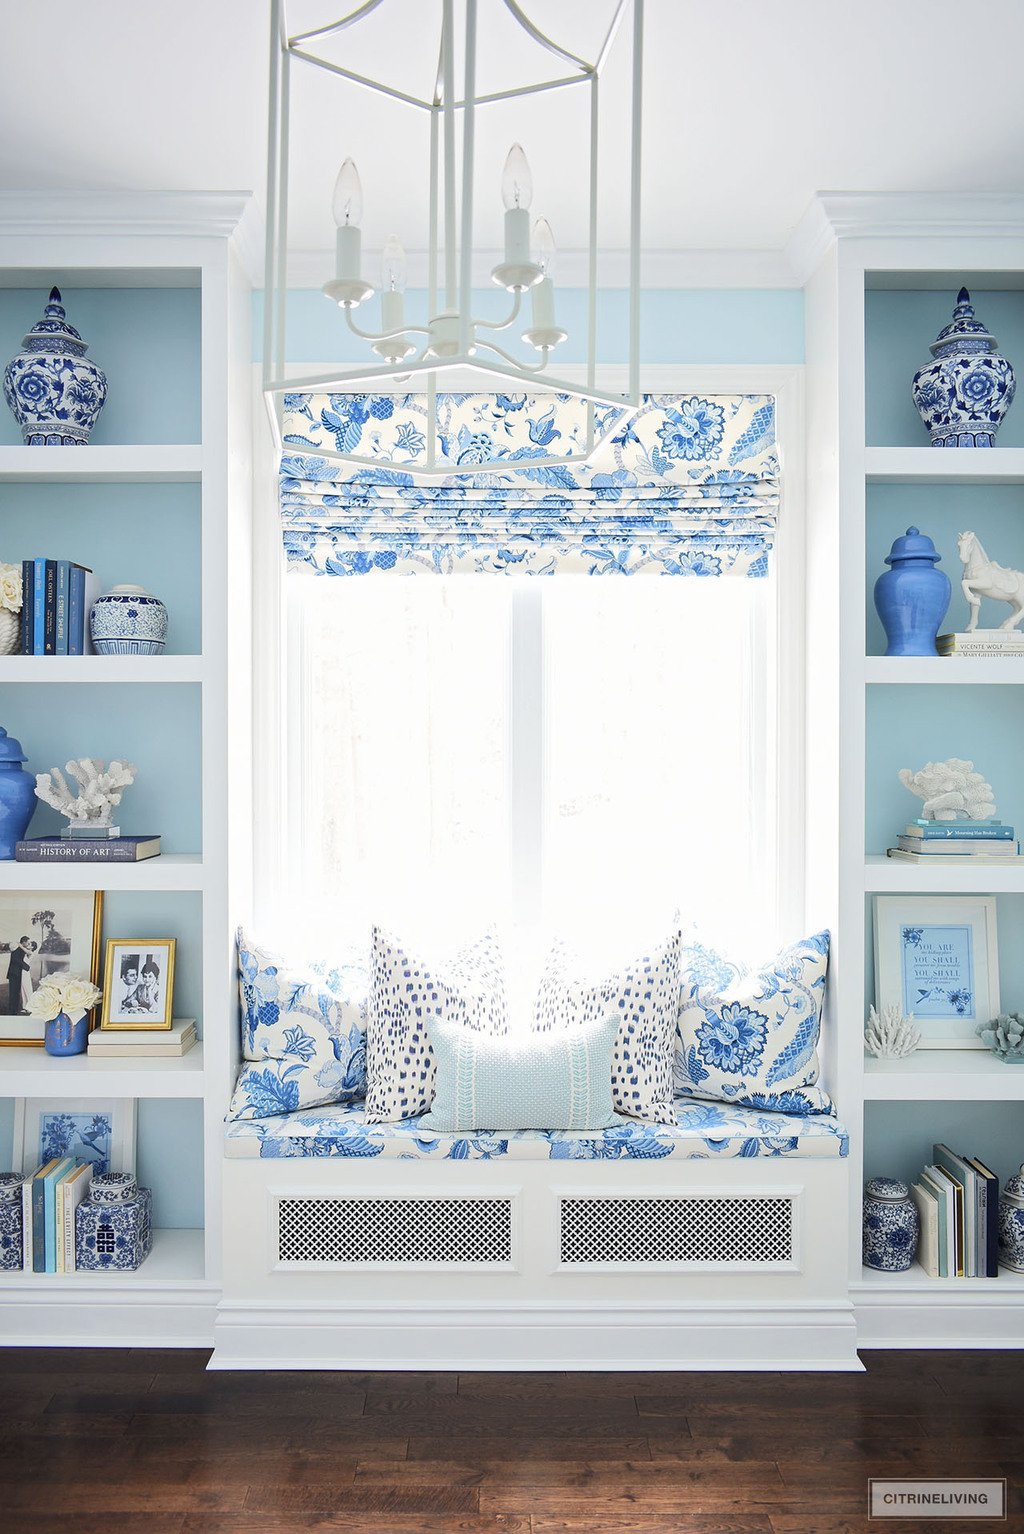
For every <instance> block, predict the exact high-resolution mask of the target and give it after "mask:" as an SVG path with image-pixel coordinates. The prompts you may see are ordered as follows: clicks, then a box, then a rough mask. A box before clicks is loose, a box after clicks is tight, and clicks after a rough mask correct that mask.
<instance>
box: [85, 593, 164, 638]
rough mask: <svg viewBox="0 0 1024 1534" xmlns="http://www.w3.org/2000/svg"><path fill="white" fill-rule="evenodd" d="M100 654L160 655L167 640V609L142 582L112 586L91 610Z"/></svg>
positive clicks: (93, 633) (94, 635)
mask: <svg viewBox="0 0 1024 1534" xmlns="http://www.w3.org/2000/svg"><path fill="white" fill-rule="evenodd" d="M89 633H90V636H91V638H92V647H93V649H94V650H95V651H96V654H97V655H159V654H160V653H161V651H162V650H163V647H164V645H165V643H166V641H167V609H166V607H165V606H164V604H163V603H162V602H161V600H160V598H159V597H154V596H151V595H150V593H149V592H148V591H146V589H145V588H144V587H143V586H112V587H111V589H110V590H109V591H108V592H107V593H106V594H105V595H104V596H102V597H97V599H96V601H95V602H94V603H93V604H92V611H91V612H90V614H89Z"/></svg>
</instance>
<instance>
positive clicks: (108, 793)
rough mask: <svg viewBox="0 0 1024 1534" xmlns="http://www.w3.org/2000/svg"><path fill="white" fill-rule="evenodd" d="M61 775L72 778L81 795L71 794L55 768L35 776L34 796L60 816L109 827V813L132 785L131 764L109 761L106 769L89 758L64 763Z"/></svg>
mask: <svg viewBox="0 0 1024 1534" xmlns="http://www.w3.org/2000/svg"><path fill="white" fill-rule="evenodd" d="M64 772H66V773H67V774H68V775H69V777H72V778H74V780H75V782H76V783H77V784H78V786H79V788H80V790H81V792H80V793H78V794H74V793H73V792H72V790H71V789H70V788H69V787H68V784H67V779H66V778H65V777H64V773H63V772H61V770H60V768H59V767H54V768H53V769H52V770H51V771H50V772H38V773H36V796H37V798H39V799H42V801H43V803H44V804H51V805H52V806H53V808H54V809H55V810H57V811H58V813H59V814H61V815H66V816H67V818H68V820H71V821H78V822H82V821H87V822H88V823H89V824H90V825H96V826H104V825H109V824H110V812H111V810H112V809H113V807H114V805H115V804H120V803H121V797H122V795H123V793H124V790H125V789H126V788H130V787H131V786H132V784H133V783H134V782H135V768H134V766H133V765H132V763H131V762H111V764H110V766H109V767H107V765H106V764H105V763H104V762H101V761H99V760H98V758H95V757H91V756H83V757H81V758H80V759H79V760H78V761H74V762H65V764H64Z"/></svg>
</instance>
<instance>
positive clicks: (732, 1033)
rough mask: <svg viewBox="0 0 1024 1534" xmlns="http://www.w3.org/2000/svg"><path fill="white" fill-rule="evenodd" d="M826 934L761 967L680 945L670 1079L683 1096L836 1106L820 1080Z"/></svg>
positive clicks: (755, 1104)
mask: <svg viewBox="0 0 1024 1534" xmlns="http://www.w3.org/2000/svg"><path fill="white" fill-rule="evenodd" d="M828 945H829V934H828V933H827V932H816V933H815V934H814V936H813V937H808V938H804V939H803V940H802V941H801V942H799V943H793V944H792V946H791V947H789V948H784V949H783V950H782V952H781V953H779V954H777V955H776V957H775V958H774V959H773V960H772V961H771V962H770V963H769V964H766V965H765V966H764V967H763V968H762V969H758V970H748V969H747V968H745V967H744V966H743V965H740V964H737V963H734V962H733V961H732V960H731V959H727V958H725V957H724V956H723V955H722V954H719V953H716V952H715V951H714V950H713V949H711V948H706V947H704V946H703V945H701V944H699V943H695V944H692V945H691V946H689V947H685V948H684V949H683V968H682V986H681V990H680V998H679V1023H678V1028H677V1030H676V1058H675V1084H676V1091H677V1092H678V1093H680V1095H681V1096H683V1097H699V1098H709V1099H711V1100H713V1101H721V1102H727V1103H739V1104H741V1105H742V1106H744V1107H747V1108H763V1109H768V1110H769V1111H777V1112H780V1113H800V1114H809V1113H834V1112H835V1108H834V1106H833V1103H832V1099H831V1098H830V1097H829V1095H828V1093H827V1092H825V1091H824V1090H823V1089H822V1088H821V1087H819V1086H818V1085H817V1084H816V1083H817V1080H818V1070H819V1066H818V1038H819V1035H820V1033H821V1004H822V1001H823V999H824V995H825V972H826V969H827V968H828Z"/></svg>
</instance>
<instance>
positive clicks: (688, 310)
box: [253, 288, 804, 388]
mask: <svg viewBox="0 0 1024 1534" xmlns="http://www.w3.org/2000/svg"><path fill="white" fill-rule="evenodd" d="M586 300H587V295H586V291H585V290H584V289H582V288H560V289H559V291H558V319H559V323H560V324H561V325H562V326H563V328H564V329H565V330H567V331H568V332H569V339H568V341H566V342H565V344H564V345H563V346H561V347H560V348H559V349H558V352H557V355H556V356H555V358H553V359H552V371H556V370H557V365H559V364H564V365H569V364H572V365H574V366H575V365H578V364H580V363H582V362H585V361H586V357H585V352H584V342H585V336H586V328H587V317H586ZM474 302H475V304H476V305H477V306H478V307H477V309H476V312H477V313H479V314H480V316H481V317H485V316H486V317H490V318H494V319H497V318H499V317H500V316H501V315H502V313H503V312H504V310H505V309H507V299H506V296H505V294H503V293H499V292H498V290H497V289H496V288H492V289H490V290H489V291H487V292H480V293H478V294H476V295H475V300H474ZM503 306H504V308H503ZM528 306H529V300H527V316H528ZM379 310H380V305H379V302H378V300H377V299H370V300H369V302H368V303H367V304H366V305H365V312H364V311H363V310H361V311H360V316H359V321H358V323H359V324H361V325H362V326H363V327H364V328H366V327H370V328H372V327H373V326H374V325H375V324H376V322H377V319H378V317H379ZM405 312H406V315H407V316H408V317H409V318H410V320H411V319H412V318H413V317H414V316H419V315H422V314H425V313H426V293H425V292H423V291H418V292H413V291H411V290H410V292H409V293H408V294H407V295H406V310H405ZM640 315H641V325H640V356H641V359H642V360H643V361H644V362H646V363H660V362H668V363H671V362H680V363H693V364H708V365H710V364H713V363H742V362H746V363H751V364H753V363H800V362H803V360H804V296H803V293H802V291H801V290H800V289H797V288H687V289H682V288H648V289H646V290H645V292H644V294H643V300H642V305H641V311H640ZM523 328H524V326H523V325H518V326H517V327H514V328H513V331H512V334H513V335H514V336H518V334H519V331H521V330H522V329H523ZM628 334H629V309H628V295H627V294H626V292H625V290H623V289H616V288H612V289H606V290H605V291H604V292H603V293H601V294H600V305H599V309H598V355H599V358H600V360H601V361H602V362H604V363H615V362H622V361H623V360H624V359H625V357H626V354H627V347H628ZM499 339H500V337H499ZM517 344H518V343H517V342H515V343H513V349H515V346H516V345H517ZM287 347H288V361H289V362H310V363H316V364H320V363H331V362H337V363H345V364H348V363H353V362H361V361H368V360H369V361H372V360H373V359H372V356H371V355H369V354H368V351H367V346H366V343H364V342H361V341H359V340H357V339H356V338H355V337H354V336H353V335H352V334H351V332H350V331H349V330H348V327H347V325H346V324H345V320H344V318H343V316H342V315H341V313H340V311H339V309H338V307H337V305H336V304H334V305H332V304H331V303H330V301H329V300H328V299H326V298H325V297H324V295H323V294H322V293H321V292H320V291H319V290H318V289H305V288H301V289H298V288H297V289H293V290H292V291H291V292H290V293H289V294H288V327H287ZM262 356H263V294H262V292H257V293H254V294H253V360H254V361H256V362H259V361H261V359H262ZM481 387H482V388H485V387H486V381H485V382H484V383H482V384H481Z"/></svg>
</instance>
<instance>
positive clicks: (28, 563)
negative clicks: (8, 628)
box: [21, 559, 36, 655]
mask: <svg viewBox="0 0 1024 1534" xmlns="http://www.w3.org/2000/svg"><path fill="white" fill-rule="evenodd" d="M35 589H36V567H35V561H34V560H32V559H23V560H22V561H21V653H22V655H31V654H32V645H33V642H34V635H33V627H32V612H33V608H34V606H35V603H34V601H33V598H34V595H35Z"/></svg>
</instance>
